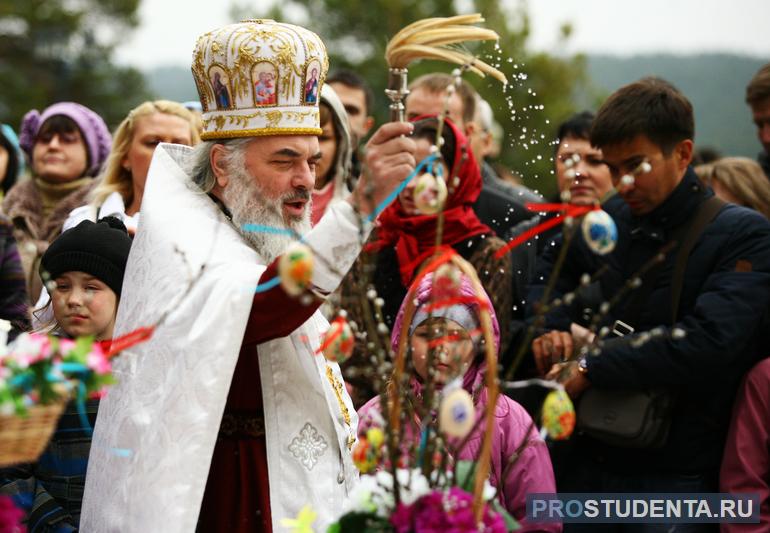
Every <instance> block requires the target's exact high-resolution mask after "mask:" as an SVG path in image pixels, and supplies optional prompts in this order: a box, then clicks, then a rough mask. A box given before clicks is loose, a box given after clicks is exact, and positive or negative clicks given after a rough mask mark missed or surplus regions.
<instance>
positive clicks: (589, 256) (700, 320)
mask: <svg viewBox="0 0 770 533" xmlns="http://www.w3.org/2000/svg"><path fill="white" fill-rule="evenodd" d="M712 194H713V193H712V192H711V190H710V189H708V188H706V187H704V186H703V185H702V184H701V183H700V182H699V181H698V179H697V177H696V176H695V173H694V172H693V171H692V169H688V171H687V173H686V174H685V176H684V178H683V180H682V182H681V183H680V184H679V185H678V186H677V187H676V188H675V189H674V191H673V192H672V193H671V195H670V196H669V197H668V198H667V199H666V200H665V201H664V202H663V204H661V205H660V206H659V207H658V208H656V209H655V210H654V211H653V212H652V213H650V214H648V215H645V216H642V217H634V216H633V215H632V214H631V212H630V210H629V208H628V206H627V205H626V204H625V202H624V201H623V200H622V199H621V198H620V197H614V198H611V199H610V200H608V201H607V202H606V204H605V205H604V208H605V210H606V211H607V212H608V213H609V214H610V215H611V216H612V218H613V219H614V220H615V223H616V224H617V226H618V242H617V246H616V248H615V250H614V251H613V252H612V253H611V254H609V255H608V256H604V257H601V256H598V255H595V254H593V253H592V252H591V251H590V250H589V248H588V247H587V245H586V243H585V242H584V241H583V240H582V236H581V235H580V232H577V235H576V237H575V242H574V243H573V245H572V246H571V247H570V250H569V252H568V256H567V258H566V261H565V266H564V268H563V269H562V271H561V273H560V276H559V280H558V283H557V285H556V287H557V293H565V292H567V291H569V290H572V289H574V288H575V287H576V286H577V285H578V283H579V278H580V276H581V274H583V273H584V272H587V273H593V272H596V271H597V270H598V268H599V267H600V266H601V265H603V264H604V263H607V265H608V266H609V270H608V272H607V273H606V274H604V275H603V276H601V278H600V283H599V285H600V287H601V295H602V296H603V298H604V299H606V300H607V299H609V298H611V297H612V296H613V295H614V294H616V293H617V292H618V291H619V290H620V287H621V286H622V284H623V283H624V282H625V280H627V279H629V278H630V277H631V276H632V274H634V273H635V272H636V271H638V269H639V267H640V266H641V265H642V264H643V263H645V262H646V261H647V260H648V259H650V258H651V257H652V256H653V255H654V254H655V253H657V252H658V251H659V250H660V248H661V246H662V245H663V244H664V243H666V242H667V241H668V240H669V239H670V236H671V232H672V231H673V230H674V229H675V228H676V227H677V226H679V225H680V224H687V223H688V221H689V220H690V219H691V218H692V216H693V214H694V212H695V210H696V209H697V207H698V205H699V204H700V202H702V201H703V200H704V199H705V198H707V197H709V196H711V195H712ZM560 245H561V241H560V240H559V241H558V242H557V246H555V247H553V248H552V249H550V248H549V249H546V251H545V253H544V254H543V256H542V258H541V262H540V264H539V268H538V274H537V276H536V278H535V279H536V280H539V276H541V275H542V276H544V280H546V281H547V279H548V275H549V273H550V272H551V270H552V264H553V261H554V260H555V257H556V255H557V253H558V249H559V248H560ZM675 256H676V252H675V251H674V252H672V253H669V254H668V255H667V257H666V259H665V261H664V263H663V266H662V268H661V269H660V273H659V274H658V275H657V276H655V278H654V285H653V289H652V290H651V292H650V293H649V296H648V299H647V303H646V305H645V306H644V308H643V310H642V312H641V313H639V315H638V319H637V323H635V324H632V326H633V327H634V328H635V333H634V334H633V335H630V336H627V337H624V338H616V339H612V340H608V341H606V342H605V343H604V346H603V348H602V351H601V354H600V355H599V356H597V357H589V360H588V378H589V380H590V381H591V383H592V386H594V387H602V388H626V389H644V388H648V387H660V386H662V387H668V388H670V389H671V390H672V391H674V392H675V393H676V395H677V403H676V407H675V411H674V415H673V421H672V426H671V430H670V433H669V438H668V442H667V444H666V445H665V446H664V447H663V448H662V449H658V450H628V449H622V450H621V449H616V448H613V447H611V446H605V445H602V444H601V443H598V442H595V441H592V440H590V439H588V438H587V437H585V438H582V439H581V438H580V437H578V441H579V442H580V444H582V446H583V450H584V451H585V452H586V453H587V454H589V455H592V456H594V457H595V458H596V459H598V460H600V461H602V462H604V463H605V464H606V465H607V466H608V467H609V468H611V469H615V470H618V471H629V470H637V471H644V472H661V471H662V472H675V473H708V474H713V473H716V472H717V470H718V468H719V463H720V460H721V455H722V448H723V445H724V438H725V434H726V432H727V425H728V421H729V418H730V411H731V406H732V402H733V397H734V394H735V391H736V388H737V385H738V382H739V380H740V378H741V377H742V375H743V374H744V373H745V372H746V370H747V369H748V368H749V367H750V366H751V365H752V363H753V362H754V361H756V360H758V359H759V358H760V357H766V356H767V355H768V350H769V349H770V348H768V347H767V345H766V344H765V343H764V342H763V341H765V340H766V337H767V336H768V329H767V327H766V319H767V310H768V302H770V223H768V221H767V220H766V219H765V218H764V217H762V216H761V215H759V214H758V213H756V212H755V211H751V210H749V209H746V208H743V207H738V206H735V205H732V204H727V205H725V206H724V207H722V209H721V210H720V212H719V213H718V214H717V216H716V217H715V218H714V220H713V221H712V222H711V224H710V225H709V226H707V227H706V228H705V229H704V231H703V233H702V234H701V236H700V238H699V240H698V241H697V243H696V244H695V246H694V247H693V249H692V252H691V253H690V257H689V260H688V262H687V268H686V271H685V277H684V284H683V288H682V295H681V299H680V305H679V313H678V316H677V321H676V325H675V326H674V327H676V328H680V329H681V330H683V331H684V332H685V336H684V337H682V338H679V337H678V336H672V335H671V334H670V332H671V331H672V329H673V327H672V323H671V303H670V302H671V295H670V283H671V274H672V271H673V266H674V261H675ZM544 283H545V281H543V282H538V284H537V285H534V286H532V287H531V290H530V293H529V298H528V300H529V302H535V301H537V300H539V297H540V295H541V294H542V291H543V288H544V285H543V284H544ZM627 301H628V298H625V299H624V300H623V301H622V302H621V303H620V304H619V305H618V306H617V308H616V310H613V311H611V313H610V315H612V316H611V318H610V320H607V321H606V322H605V324H609V323H610V322H611V321H612V318H614V317H616V316H623V314H622V313H623V311H624V309H623V306H624V303H626V302H627ZM577 307H583V305H580V306H577ZM582 315H583V311H582V309H580V308H563V309H561V310H559V312H555V313H553V314H552V315H549V316H548V317H547V318H548V325H549V326H550V327H554V328H556V329H564V330H567V329H568V327H569V323H570V322H571V321H576V322H580V320H581V318H582ZM655 327H662V328H663V331H664V332H665V334H664V335H662V336H660V337H657V338H653V339H652V340H649V341H648V342H646V343H644V344H642V345H641V346H634V344H636V343H634V342H633V341H634V340H635V339H637V340H638V337H639V333H640V332H645V331H649V330H651V329H653V328H655Z"/></svg>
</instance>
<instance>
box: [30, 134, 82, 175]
mask: <svg viewBox="0 0 770 533" xmlns="http://www.w3.org/2000/svg"><path fill="white" fill-rule="evenodd" d="M86 165H88V154H87V151H86V143H85V141H84V140H83V136H82V135H81V134H80V130H78V129H77V128H76V129H75V130H73V131H71V132H66V133H53V132H50V131H49V132H46V133H44V134H42V135H39V136H38V138H37V140H36V141H35V144H34V146H33V147H32V170H33V172H34V173H35V175H36V176H38V177H39V178H41V179H43V180H45V181H47V182H49V183H67V182H70V181H73V180H75V179H77V178H79V177H81V176H83V175H84V174H85V172H86Z"/></svg>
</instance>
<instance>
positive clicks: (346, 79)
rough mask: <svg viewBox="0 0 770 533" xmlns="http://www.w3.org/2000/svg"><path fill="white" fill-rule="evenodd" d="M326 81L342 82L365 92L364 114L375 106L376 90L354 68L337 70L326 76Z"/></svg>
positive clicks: (368, 112) (367, 113)
mask: <svg viewBox="0 0 770 533" xmlns="http://www.w3.org/2000/svg"><path fill="white" fill-rule="evenodd" d="M326 83H341V84H342V85H345V86H347V87H350V88H351V89H359V90H361V91H363V92H364V99H365V102H366V109H364V115H365V116H367V115H369V114H370V113H371V110H372V109H373V108H374V92H373V91H372V88H371V87H369V84H368V83H366V80H364V79H363V78H362V77H361V76H359V75H358V74H356V73H355V72H353V71H352V70H347V69H340V70H335V71H334V72H333V73H332V75H331V76H328V77H327V78H326Z"/></svg>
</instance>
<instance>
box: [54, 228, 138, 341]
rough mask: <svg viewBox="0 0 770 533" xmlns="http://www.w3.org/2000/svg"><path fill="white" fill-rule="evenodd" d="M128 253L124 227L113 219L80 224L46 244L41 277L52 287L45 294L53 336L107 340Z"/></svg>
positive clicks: (127, 241)
mask: <svg viewBox="0 0 770 533" xmlns="http://www.w3.org/2000/svg"><path fill="white" fill-rule="evenodd" d="M130 249H131V238H130V237H129V236H128V233H127V231H126V227H125V226H124V225H123V223H122V222H121V221H120V220H118V219H117V218H114V217H106V218H103V219H102V220H100V221H99V222H95V223H94V222H91V221H87V220H86V221H83V222H81V223H80V224H78V225H77V226H75V227H74V228H71V229H69V230H67V231H65V232H64V233H62V234H61V235H60V236H59V237H58V238H57V239H56V240H55V241H54V242H53V243H51V246H49V247H48V250H46V252H45V254H43V257H42V260H41V263H40V271H41V276H42V277H43V279H46V278H48V279H49V280H50V281H52V282H53V283H50V282H49V283H48V284H47V289H48V292H49V294H50V296H51V304H52V307H53V315H54V320H55V330H56V331H59V332H60V333H62V334H63V335H65V336H67V337H77V336H83V335H92V336H94V337H95V338H96V340H98V341H104V340H109V339H111V338H112V330H113V327H114V325H115V314H116V312H117V308H118V301H119V299H120V292H121V288H122V286H123V273H124V271H125V269H126V262H127V261H128V252H129V251H130Z"/></svg>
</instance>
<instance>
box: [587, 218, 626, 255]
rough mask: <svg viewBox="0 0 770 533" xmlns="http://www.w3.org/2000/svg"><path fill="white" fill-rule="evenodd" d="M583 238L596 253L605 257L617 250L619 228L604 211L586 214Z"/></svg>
mask: <svg viewBox="0 0 770 533" xmlns="http://www.w3.org/2000/svg"><path fill="white" fill-rule="evenodd" d="M582 229H583V238H584V239H585V241H586V243H587V244H588V247H589V248H591V250H593V252H594V253H596V254H599V255H605V254H608V253H610V252H611V251H612V250H614V249H615V243H616V242H617V241H618V228H617V227H616V226H615V221H614V220H612V217H611V216H610V215H608V214H607V212H606V211H604V210H602V209H595V210H593V211H589V212H588V213H586V215H585V217H583V223H582Z"/></svg>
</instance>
